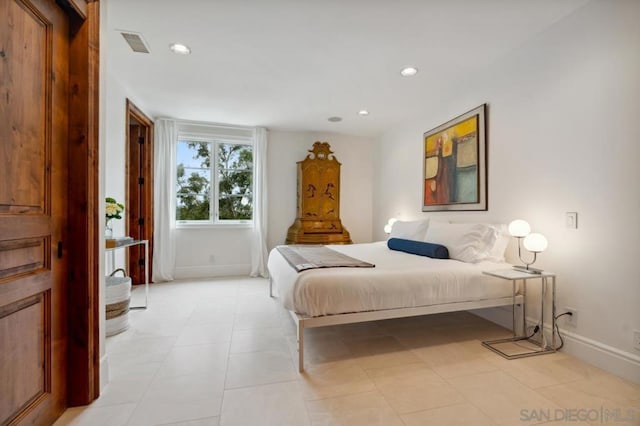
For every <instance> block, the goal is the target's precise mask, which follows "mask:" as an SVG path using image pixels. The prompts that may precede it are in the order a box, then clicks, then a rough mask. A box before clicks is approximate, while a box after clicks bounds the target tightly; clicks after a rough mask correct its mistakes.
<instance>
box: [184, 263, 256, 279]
mask: <svg viewBox="0 0 640 426" xmlns="http://www.w3.org/2000/svg"><path fill="white" fill-rule="evenodd" d="M249 272H251V265H249V264H238V265H208V266H179V267H177V268H176V270H175V273H174V278H175V279H185V278H211V277H231V276H239V275H242V276H249Z"/></svg>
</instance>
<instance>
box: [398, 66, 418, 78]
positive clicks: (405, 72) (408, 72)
mask: <svg viewBox="0 0 640 426" xmlns="http://www.w3.org/2000/svg"><path fill="white" fill-rule="evenodd" d="M417 73H418V68H414V67H406V68H403V69H402V71H400V74H401V75H402V76H403V77H411V76H413V75H416V74H417Z"/></svg>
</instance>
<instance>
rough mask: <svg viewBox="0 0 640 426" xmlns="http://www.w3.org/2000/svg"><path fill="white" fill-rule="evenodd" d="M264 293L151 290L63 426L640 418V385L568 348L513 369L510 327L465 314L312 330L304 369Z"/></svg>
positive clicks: (409, 424) (198, 285)
mask: <svg viewBox="0 0 640 426" xmlns="http://www.w3.org/2000/svg"><path fill="white" fill-rule="evenodd" d="M140 290H141V289H136V291H135V292H134V301H135V300H136V297H139V296H140V293H141V291H140ZM267 294H268V282H267V280H264V279H249V278H233V279H217V280H206V281H205V280H202V281H182V282H174V283H169V284H154V285H152V286H151V295H150V306H149V309H148V310H147V311H132V312H131V315H130V316H131V318H130V321H131V328H130V329H129V330H128V331H126V332H125V333H122V334H120V335H117V336H114V337H111V338H108V339H107V355H108V360H109V368H110V378H111V380H110V383H109V385H108V386H107V388H106V389H105V390H104V392H103V394H102V396H101V397H100V398H99V399H98V400H97V401H95V402H94V403H93V404H91V405H90V406H87V407H80V408H72V409H69V410H67V411H66V412H65V413H64V415H63V416H62V417H61V418H60V419H59V421H58V422H57V423H56V425H92V426H93V425H109V426H118V425H141V426H142V425H159V424H172V425H193V426H196V425H200V426H212V425H221V426H231V425H241V426H251V425H261V426H263V425H265V426H266V425H274V426H276V425H277V426H286V425H292V426H303V425H348V426H357V425H367V426H375V425H384V426H393V425H406V426H414V425H438V426H443V425H474V426H475V425H516V424H527V425H529V424H531V425H532V424H543V423H552V421H553V420H556V419H562V418H564V419H565V423H567V424H597V425H601V424H608V423H610V424H616V425H632V424H634V425H638V424H640V386H638V385H636V384H632V383H630V382H628V381H625V380H623V379H621V378H618V377H615V376H612V375H610V374H607V373H605V372H603V371H602V370H599V369H598V368H595V367H592V366H590V365H588V364H586V363H584V362H581V361H579V360H577V359H576V358H573V357H571V356H568V355H565V354H562V353H556V354H551V355H543V356H539V357H532V358H524V359H520V360H512V361H507V360H505V359H503V358H501V357H499V356H498V355H496V354H494V353H492V352H491V351H489V350H487V349H485V348H483V347H482V346H481V345H480V341H481V340H485V339H491V338H497V337H503V336H506V335H508V332H507V331H506V330H505V329H503V328H500V327H498V326H496V325H495V324H493V323H490V322H488V321H485V320H483V319H481V318H478V317H476V316H474V315H472V314H469V313H466V312H458V313H451V314H440V315H431V316H424V317H418V318H411V319H407V318H404V319H397V320H389V321H379V322H373V323H365V324H350V325H344V326H336V327H325V328H317V329H308V330H306V332H305V333H306V334H305V338H306V342H305V343H306V348H305V351H306V354H305V356H306V360H305V361H306V372H305V373H304V374H299V373H298V372H297V369H296V367H295V365H294V360H296V359H297V357H296V352H295V351H296V343H295V342H296V339H295V327H294V325H293V322H292V321H291V319H290V317H289V316H288V314H287V313H286V312H285V311H284V310H283V309H282V308H281V307H280V306H279V305H278V303H277V301H276V300H274V299H271V298H269V297H268V295H267ZM568 410H573V411H568ZM607 412H608V413H612V414H611V415H610V417H609V420H608V421H603V419H602V417H601V416H603V413H604V415H606V413H607ZM616 415H617V417H616ZM557 423H562V422H556V423H554V424H557Z"/></svg>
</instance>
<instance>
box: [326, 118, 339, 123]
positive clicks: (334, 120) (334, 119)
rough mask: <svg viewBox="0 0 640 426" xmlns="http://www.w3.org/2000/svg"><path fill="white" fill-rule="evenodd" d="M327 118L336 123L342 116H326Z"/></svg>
mask: <svg viewBox="0 0 640 426" xmlns="http://www.w3.org/2000/svg"><path fill="white" fill-rule="evenodd" d="M327 120H329V121H330V122H332V123H337V122H339V121H342V117H329V118H327Z"/></svg>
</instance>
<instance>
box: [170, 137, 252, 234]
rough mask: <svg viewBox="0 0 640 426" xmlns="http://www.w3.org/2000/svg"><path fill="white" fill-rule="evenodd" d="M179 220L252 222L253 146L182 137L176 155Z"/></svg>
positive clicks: (183, 222) (222, 222) (185, 221)
mask: <svg viewBox="0 0 640 426" xmlns="http://www.w3.org/2000/svg"><path fill="white" fill-rule="evenodd" d="M176 163H177V167H176V221H177V222H178V223H180V224H233V223H236V224H237V223H250V222H251V220H252V217H253V147H252V145H251V144H247V143H238V142H235V141H220V140H196V139H194V140H189V139H187V138H181V139H180V140H179V141H178V144H177V156H176Z"/></svg>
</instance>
